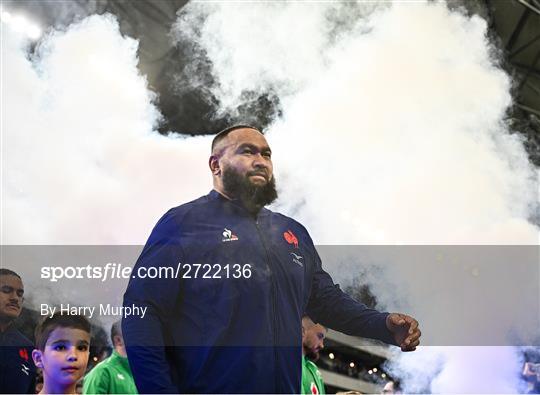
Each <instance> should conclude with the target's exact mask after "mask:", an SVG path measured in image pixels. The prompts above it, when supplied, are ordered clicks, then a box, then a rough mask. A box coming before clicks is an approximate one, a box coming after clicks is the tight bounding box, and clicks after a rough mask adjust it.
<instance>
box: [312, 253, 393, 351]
mask: <svg viewBox="0 0 540 395" xmlns="http://www.w3.org/2000/svg"><path fill="white" fill-rule="evenodd" d="M313 250H314V272H313V279H312V283H311V293H310V296H309V301H308V304H307V307H306V314H307V315H309V316H310V317H311V318H312V319H313V320H314V321H315V322H319V323H321V324H323V325H324V326H327V327H329V328H332V329H335V330H337V331H339V332H343V333H345V334H347V335H351V336H360V337H368V338H371V339H376V340H381V341H383V342H385V343H388V344H393V345H396V343H395V340H394V338H393V336H392V334H391V333H390V331H389V330H388V328H387V327H386V317H387V316H388V314H389V313H382V312H379V311H377V310H374V309H370V308H369V307H367V306H366V305H364V304H362V303H359V302H357V301H355V300H354V299H353V298H351V297H350V296H349V295H347V294H346V293H344V292H343V291H342V290H341V289H340V287H339V285H336V284H334V282H333V280H332V278H331V277H330V275H329V274H328V273H327V272H326V271H324V270H323V268H322V263H321V258H320V257H319V254H318V253H317V251H316V250H315V247H313Z"/></svg>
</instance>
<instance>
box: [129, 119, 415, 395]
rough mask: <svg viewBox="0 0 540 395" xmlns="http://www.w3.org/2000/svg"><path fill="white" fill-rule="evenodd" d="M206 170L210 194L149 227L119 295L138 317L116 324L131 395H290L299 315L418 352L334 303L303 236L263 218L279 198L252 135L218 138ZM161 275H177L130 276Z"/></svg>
mask: <svg viewBox="0 0 540 395" xmlns="http://www.w3.org/2000/svg"><path fill="white" fill-rule="evenodd" d="M209 167H210V171H211V172H212V178H213V186H214V189H213V190H212V191H211V192H210V193H209V194H208V195H206V196H202V197H200V198H198V199H196V200H194V201H192V202H189V203H186V204H183V205H181V206H178V207H176V208H173V209H171V210H169V211H168V212H167V213H166V214H165V215H164V216H163V217H162V218H161V219H160V220H159V222H158V223H157V225H156V226H155V228H154V229H153V231H152V233H151V235H150V237H149V239H148V241H147V243H146V245H145V247H144V249H143V251H142V253H141V256H140V257H139V259H138V261H137V263H136V265H135V269H134V276H133V277H132V278H131V279H130V282H129V285H128V288H127V290H126V292H125V294H124V306H133V305H136V306H140V307H147V313H146V315H145V316H144V317H135V316H129V317H127V318H125V319H124V320H123V333H124V340H125V343H126V346H127V354H128V359H129V364H130V366H131V369H132V371H133V375H134V378H135V383H136V385H137V388H138V390H139V392H141V393H148V392H150V393H160V392H174V393H299V392H300V385H301V373H302V325H301V319H302V316H303V314H304V312H305V313H306V314H308V315H309V316H310V317H311V318H313V320H315V321H316V322H319V323H321V324H322V325H324V326H326V327H330V328H333V329H336V330H338V331H341V332H344V333H347V334H350V335H356V336H363V337H369V338H374V339H379V340H382V341H384V342H386V343H389V344H395V345H399V346H400V347H401V349H402V350H403V351H412V350H414V349H415V348H416V346H417V345H418V344H419V337H420V330H419V329H418V323H417V322H416V320H414V319H413V318H411V317H409V316H407V315H404V314H398V313H392V314H389V313H381V312H379V311H376V310H373V309H369V308H367V307H366V306H365V305H363V304H361V303H358V302H356V301H354V300H353V299H352V298H350V297H349V296H347V295H346V294H344V293H343V292H342V291H341V290H340V289H339V287H338V286H336V285H335V284H334V283H333V281H332V279H331V278H330V276H329V275H328V273H326V272H325V271H324V270H323V268H322V264H321V260H320V258H319V255H318V254H317V251H316V249H315V247H314V245H313V242H312V240H311V237H310V236H309V234H308V232H307V230H306V229H305V228H304V227H303V226H302V225H301V224H300V223H298V222H296V221H295V220H293V219H291V218H289V217H286V216H284V215H282V214H279V213H275V212H272V211H270V210H268V209H266V208H265V206H266V205H268V204H270V203H272V202H273V201H274V200H275V199H276V198H277V192H276V186H275V179H274V175H273V164H272V151H271V149H270V147H269V145H268V143H267V141H266V139H265V137H264V135H263V134H262V133H261V132H260V131H259V130H258V129H256V128H254V127H252V126H246V125H237V126H233V127H230V128H228V129H225V130H224V131H222V132H220V133H219V134H218V135H216V137H215V138H214V140H213V142H212V153H211V156H210V159H209ZM169 268H176V269H179V273H180V275H179V276H177V277H176V278H173V276H161V278H149V276H146V277H144V276H138V275H137V273H140V272H143V273H150V272H153V273H164V272H170V270H168V269H169ZM141 269H143V270H141ZM149 269H150V270H149ZM159 269H165V270H164V271H163V270H162V271H160V270H159ZM153 277H155V276H153Z"/></svg>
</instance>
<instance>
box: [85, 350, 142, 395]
mask: <svg viewBox="0 0 540 395" xmlns="http://www.w3.org/2000/svg"><path fill="white" fill-rule="evenodd" d="M83 394H137V387H136V386H135V381H133V375H132V374H131V369H130V368H129V363H128V359H127V358H125V357H122V356H120V354H118V353H117V352H116V351H113V353H112V355H111V356H110V357H109V358H107V359H105V360H104V361H101V362H100V363H98V364H97V365H96V366H95V367H94V369H92V370H91V371H90V372H89V373H88V374H87V375H86V376H85V378H84V383H83Z"/></svg>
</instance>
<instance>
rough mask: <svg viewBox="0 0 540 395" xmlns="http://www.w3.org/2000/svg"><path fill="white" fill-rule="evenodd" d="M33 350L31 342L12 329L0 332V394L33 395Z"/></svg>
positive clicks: (34, 376) (34, 381) (34, 370)
mask: <svg viewBox="0 0 540 395" xmlns="http://www.w3.org/2000/svg"><path fill="white" fill-rule="evenodd" d="M33 348H34V346H33V345H32V342H31V341H30V340H28V339H27V338H26V337H25V336H24V335H23V334H22V333H21V332H19V331H18V330H17V329H15V328H13V327H9V328H8V329H6V330H5V332H3V333H2V332H0V393H2V394H34V393H35V391H36V367H35V366H34V361H33V360H32V350H33Z"/></svg>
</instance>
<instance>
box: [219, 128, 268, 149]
mask: <svg viewBox="0 0 540 395" xmlns="http://www.w3.org/2000/svg"><path fill="white" fill-rule="evenodd" d="M238 129H253V130H256V131H257V132H259V133H261V134H263V133H262V132H261V131H260V130H259V129H257V128H256V127H254V126H250V125H233V126H229V127H228V128H226V129H223V130H222V131H221V132H219V133H218V134H216V135H215V136H214V139H213V140H212V155H215V154H216V151H218V150H219V148H220V146H221V142H222V141H224V140H225V138H226V137H227V136H228V135H229V133H231V132H233V131H235V130H238Z"/></svg>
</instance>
